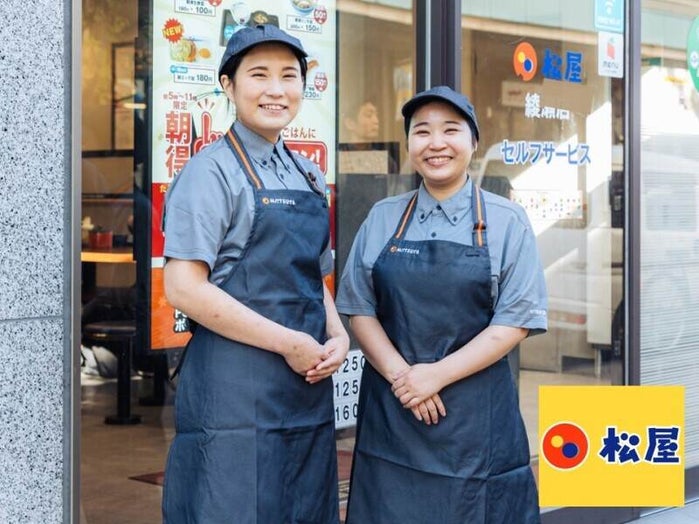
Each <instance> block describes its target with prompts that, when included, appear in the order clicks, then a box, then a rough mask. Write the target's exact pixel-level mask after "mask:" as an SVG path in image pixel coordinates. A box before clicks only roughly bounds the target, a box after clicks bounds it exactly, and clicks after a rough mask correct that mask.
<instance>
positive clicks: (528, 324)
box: [336, 179, 547, 335]
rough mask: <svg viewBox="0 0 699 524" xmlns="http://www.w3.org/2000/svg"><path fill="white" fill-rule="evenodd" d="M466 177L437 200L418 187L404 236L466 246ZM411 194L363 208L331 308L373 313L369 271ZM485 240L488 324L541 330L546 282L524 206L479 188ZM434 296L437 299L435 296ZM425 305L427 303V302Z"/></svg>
mask: <svg viewBox="0 0 699 524" xmlns="http://www.w3.org/2000/svg"><path fill="white" fill-rule="evenodd" d="M472 190H473V184H472V182H471V180H470V179H469V180H468V182H467V183H466V185H465V186H464V187H463V188H462V189H461V190H459V192H458V193H456V194H455V195H453V196H452V197H451V198H449V199H447V200H444V201H443V202H439V201H437V200H436V199H435V198H434V197H432V196H431V195H430V194H429V193H428V192H427V190H426V189H425V187H424V185H423V184H421V185H420V188H419V189H418V190H417V191H418V199H417V207H416V209H415V214H414V215H413V220H412V221H411V223H410V225H409V227H408V230H407V231H406V233H405V237H404V238H405V239H406V240H414V241H422V240H432V239H434V240H447V241H451V242H456V243H459V244H465V245H472V244H473V237H472V230H473V220H472V218H471V191H472ZM414 193H415V192H414V191H411V192H409V193H404V194H402V195H398V196H394V197H389V198H386V199H384V200H381V201H380V202H378V203H377V204H375V205H374V207H373V208H372V209H371V211H370V212H369V215H368V216H367V218H366V220H365V221H364V223H363V224H362V226H361V227H360V229H359V231H358V232H357V236H356V237H355V239H354V244H353V245H352V249H351V251H350V254H349V257H348V259H347V263H346V265H345V269H344V272H343V274H342V278H341V280H340V286H339V289H338V294H337V300H336V306H337V310H338V311H339V312H340V313H343V314H345V315H363V316H376V295H375V293H374V286H373V281H372V276H371V272H372V269H373V267H374V262H376V259H377V258H378V256H379V254H380V253H381V251H382V250H383V248H384V246H385V245H386V243H387V242H388V240H389V238H390V237H391V235H393V233H394V232H395V230H396V226H397V225H398V222H399V220H400V218H401V216H402V214H403V211H404V210H405V208H406V206H407V205H408V202H409V201H410V198H411V197H412V196H413V194H414ZM483 196H484V202H485V208H486V221H487V224H486V225H487V240H488V249H489V252H490V264H491V273H492V285H491V289H492V291H491V293H492V296H493V303H494V304H495V314H494V316H493V319H492V321H491V324H493V325H502V326H511V327H522V328H528V329H529V330H530V333H529V334H530V335H533V334H537V333H543V332H544V331H546V328H547V321H546V309H547V299H546V282H545V280H544V272H543V270H542V268H541V262H540V260H539V254H538V251H537V247H536V238H535V236H534V233H533V232H532V229H531V225H530V224H529V220H528V218H527V215H526V213H525V211H524V209H523V208H522V207H521V206H519V205H517V204H515V203H513V202H511V201H509V200H507V199H505V198H502V197H500V196H497V195H495V194H493V193H489V192H487V191H484V192H483ZM435 300H439V297H435ZM427 307H429V306H427Z"/></svg>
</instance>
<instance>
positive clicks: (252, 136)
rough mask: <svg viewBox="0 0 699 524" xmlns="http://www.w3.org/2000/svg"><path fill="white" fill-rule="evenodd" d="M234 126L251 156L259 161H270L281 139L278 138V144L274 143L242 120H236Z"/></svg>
mask: <svg viewBox="0 0 699 524" xmlns="http://www.w3.org/2000/svg"><path fill="white" fill-rule="evenodd" d="M233 128H234V129H235V132H236V133H238V136H239V137H240V139H241V140H242V142H243V144H245V151H247V153H248V155H250V158H252V159H253V160H256V161H257V162H259V163H263V162H264V163H266V162H269V160H270V159H271V158H272V152H273V151H274V147H275V146H276V145H278V144H281V142H282V141H281V140H277V144H272V143H271V142H269V141H268V140H265V139H264V138H262V137H261V136H260V135H258V134H257V133H255V132H254V131H251V130H250V129H248V128H247V127H245V125H243V124H242V123H241V122H240V120H236V121H235V122H234V123H233Z"/></svg>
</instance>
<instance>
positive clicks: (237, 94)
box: [221, 43, 303, 142]
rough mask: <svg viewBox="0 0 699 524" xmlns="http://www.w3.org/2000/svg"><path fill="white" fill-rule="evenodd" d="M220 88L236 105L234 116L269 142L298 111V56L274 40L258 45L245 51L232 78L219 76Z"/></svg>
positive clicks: (300, 86) (300, 88) (300, 84)
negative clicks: (221, 87) (273, 41)
mask: <svg viewBox="0 0 699 524" xmlns="http://www.w3.org/2000/svg"><path fill="white" fill-rule="evenodd" d="M221 83H222V85H223V89H224V91H225V92H226V94H227V95H228V98H229V99H230V100H231V101H232V102H233V103H234V104H235V109H236V118H237V119H238V120H240V121H241V123H243V124H244V125H245V127H247V128H248V129H250V130H252V131H254V132H255V133H257V134H258V135H260V136H262V137H263V138H265V139H267V140H268V141H270V142H276V141H277V140H278V139H279V134H280V133H281V131H282V129H284V128H285V127H286V126H287V125H288V124H289V122H291V121H292V120H293V119H294V117H296V114H297V113H298V111H299V107H300V104H301V100H302V98H303V77H302V75H301V66H300V64H299V60H298V58H297V57H296V56H295V55H294V53H292V52H291V50H290V49H289V48H288V47H287V46H285V45H283V44H276V43H268V44H260V45H258V46H256V47H254V48H252V49H251V50H250V51H248V52H247V54H245V56H244V57H243V58H242V60H241V62H240V66H239V67H238V69H237V70H236V72H235V75H234V77H233V79H232V80H231V79H230V78H229V77H228V76H227V75H222V76H221Z"/></svg>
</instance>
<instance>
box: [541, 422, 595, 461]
mask: <svg viewBox="0 0 699 524" xmlns="http://www.w3.org/2000/svg"><path fill="white" fill-rule="evenodd" d="M589 448H590V445H589V440H588V438H587V435H586V434H585V432H584V431H583V430H582V429H581V428H580V427H579V426H576V425H575V424H573V423H571V422H559V423H558V424H554V425H553V426H551V427H550V428H549V429H548V431H546V433H545V434H544V438H543V439H542V440H541V452H542V455H543V456H544V458H545V459H546V462H548V463H549V464H550V465H551V466H553V467H554V468H557V469H572V468H576V467H578V466H579V465H580V464H582V463H583V461H584V460H585V459H586V458H587V452H588V450H589Z"/></svg>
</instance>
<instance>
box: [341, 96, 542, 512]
mask: <svg viewBox="0 0 699 524" xmlns="http://www.w3.org/2000/svg"><path fill="white" fill-rule="evenodd" d="M403 116H404V118H405V131H406V134H407V136H408V153H409V156H410V161H411V163H412V165H413V167H414V168H415V170H416V171H417V172H418V173H419V174H420V175H421V176H422V183H421V185H420V187H419V189H417V190H416V191H412V192H409V193H406V194H403V195H399V196H394V197H389V198H387V199H384V200H382V201H380V202H378V203H377V204H376V205H375V206H374V207H373V208H372V210H371V211H370V213H369V215H368V217H367V219H366V221H365V222H364V224H363V225H362V227H361V228H360V230H359V232H358V233H357V237H356V238H355V241H354V245H353V247H352V250H351V252H350V255H349V259H348V261H347V264H346V266H345V270H344V274H343V275H342V280H341V283H340V289H339V293H338V299H337V308H338V311H340V313H344V314H347V315H350V316H351V323H352V330H353V331H354V333H355V334H356V337H357V339H358V341H359V343H360V345H361V347H362V350H363V351H364V354H365V355H366V357H367V360H368V362H367V364H366V366H365V368H364V372H363V376H362V383H361V389H360V399H359V415H358V420H357V441H356V445H355V453H354V464H353V470H352V479H351V485H350V496H349V506H348V513H347V522H348V524H350V523H351V524H363V523H367V522H371V523H372V524H396V523H402V522H406V523H408V522H415V523H418V522H420V523H422V522H429V523H430V524H457V523H459V524H461V523H468V524H480V523H493V524H499V523H533V522H539V508H538V501H537V498H538V497H537V490H536V485H535V482H534V477H533V475H532V472H531V469H530V466H529V446H528V442H527V434H526V431H525V428H524V424H523V422H522V418H521V415H520V412H519V405H518V400H517V391H516V389H515V385H514V382H513V377H512V374H511V372H510V369H509V366H508V363H507V358H506V357H507V354H508V352H509V351H510V350H511V349H512V348H513V347H514V346H515V345H516V344H517V343H518V342H519V341H521V340H522V339H523V338H525V337H526V336H527V335H532V334H535V333H541V332H543V331H545V330H546V325H547V324H546V292H545V282H544V276H543V272H542V269H541V265H540V262H539V257H538V254H537V249H536V241H535V236H534V234H533V233H532V230H531V226H530V224H529V221H528V220H527V216H526V214H525V212H524V210H523V209H522V208H521V207H520V206H518V205H516V204H514V203H512V202H510V201H509V200H506V199H504V198H502V197H499V196H496V195H494V194H491V193H487V192H485V191H482V190H480V189H479V188H478V187H477V186H475V185H474V184H473V182H472V180H471V179H470V177H469V175H468V166H469V163H470V161H471V157H472V155H473V153H474V152H475V150H476V147H477V144H478V139H479V130H478V123H477V119H476V115H475V112H474V109H473V106H472V105H471V103H470V102H469V100H468V98H466V97H465V96H464V95H462V94H460V93H457V92H455V91H453V90H452V89H450V88H448V87H444V86H440V87H435V88H433V89H430V90H428V91H424V92H422V93H419V94H417V95H416V96H415V97H413V98H412V99H411V100H409V101H408V102H407V103H406V104H405V105H404V106H403Z"/></svg>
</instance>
